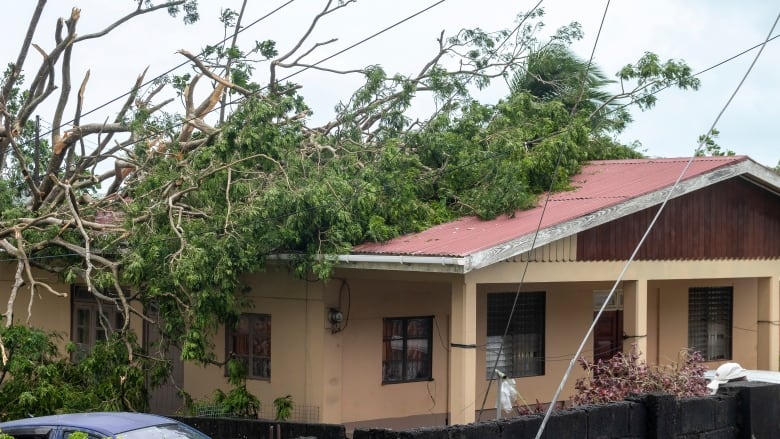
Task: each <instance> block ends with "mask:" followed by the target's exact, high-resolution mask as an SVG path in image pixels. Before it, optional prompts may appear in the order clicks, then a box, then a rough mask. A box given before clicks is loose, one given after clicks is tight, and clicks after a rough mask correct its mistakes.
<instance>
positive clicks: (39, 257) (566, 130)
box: [0, 0, 780, 262]
mask: <svg viewBox="0 0 780 439" xmlns="http://www.w3.org/2000/svg"><path fill="white" fill-rule="evenodd" d="M444 1H446V0H440V1H438V2H436V3H435V4H433V5H431V6H429V7H427V8H425V9H424V10H422V11H420V12H417V13H415V14H414V16H417V15H419V14H420V13H422V12H424V11H427V10H428V9H431V8H432V7H433V6H436V5H438V4H440V3H443V2H444ZM541 3H542V2H541V1H540V2H539V3H537V6H536V7H538V6H539V5H540V4H541ZM408 19H409V18H408V17H407V18H406V19H404V20H402V22H405V21H408ZM398 24H400V22H399V23H396V24H394V25H391V26H389V27H388V28H385V29H383V30H382V31H379V32H377V33H375V34H373V35H372V36H371V37H368V38H365V39H363V40H361V41H360V43H359V44H362V43H365V42H367V41H368V40H370V39H371V38H373V37H376V36H378V35H380V34H382V33H384V32H386V31H387V30H389V29H391V28H393V27H396V26H397V25H398ZM778 37H780V35H777V36H775V37H772V38H771V39H769V40H768V41H772V40H774V39H776V38H778ZM357 45H358V44H357V43H356V44H353V45H351V46H350V48H354V47H356V46H357ZM759 46H762V44H758V45H755V46H753V47H751V48H749V49H746V50H744V51H742V52H740V53H739V54H737V55H734V56H731V57H729V58H727V59H725V60H723V61H721V62H719V63H717V64H715V65H713V66H711V67H709V68H707V69H705V70H702V71H700V72H698V73H696V74H694V76H695V75H699V74H702V73H704V72H706V71H709V70H712V69H713V68H716V67H719V66H721V65H723V64H725V63H727V62H729V61H732V60H734V59H736V58H738V57H740V56H742V55H744V54H746V53H748V52H750V51H751V50H753V49H755V48H757V47H759ZM345 51H346V50H342V51H340V52H338V53H337V54H334V55H331V56H328V57H326V58H324V59H322V60H320V61H318V62H317V63H315V64H313V65H312V66H316V65H319V64H321V63H322V62H324V61H326V60H329V59H332V58H333V57H334V56H336V55H338V54H341V53H344V52H345ZM308 68H310V67H307V68H304V69H302V70H300V71H297V72H295V73H293V74H292V75H289V76H288V77H286V78H285V79H287V78H289V77H292V76H294V75H297V74H299V73H301V72H302V71H305V70H307V69H308ZM666 88H668V86H667V87H664V88H663V89H666ZM663 89H661V90H663ZM661 90H658V91H655V92H654V93H658V92H660V91H661ZM245 99H246V98H245V97H242V98H239V99H237V100H235V101H234V102H232V103H239V102H241V101H243V100H245ZM631 103H633V101H632V102H630V103H628V104H626V105H630V104H631ZM212 111H216V110H212ZM187 122H189V119H187V120H183V121H182V122H180V123H179V124H176V125H174V126H181V125H183V124H185V123H187ZM568 131H569V128H566V129H563V130H559V131H557V132H554V133H551V134H548V135H546V136H543V137H540V138H536V139H534V140H532V141H529V142H527V143H538V142H541V141H544V140H547V139H550V138H553V137H555V136H558V135H560V134H563V133H566V132H568ZM152 137H153V136H151V135H150V136H147V137H144V138H141V139H137V140H136V141H135V142H133V144H134V143H138V142H141V141H144V140H148V139H150V138H152ZM505 154H506V153H503V152H500V153H494V154H490V155H486V156H484V157H482V158H480V159H478V160H474V161H472V162H469V163H465V164H463V165H460V166H458V167H452V168H448V169H447V170H442V171H440V172H437V173H434V174H432V175H429V176H424V177H420V179H419V181H424V180H425V179H429V178H438V177H440V176H442V175H446V174H449V173H451V172H455V171H457V170H460V169H464V168H467V167H469V166H473V165H475V164H478V163H481V162H484V161H489V160H493V159H496V158H499V157H502V156H504V155H505ZM559 156H560V155H559ZM21 186H23V184H22V185H19V186H16V187H17V188H18V187H21ZM363 189H366V190H369V189H370V188H368V187H364V188H363ZM344 201H346V200H343V201H342V203H343V202H344ZM330 204H332V202H328V203H323V204H319V205H316V206H311V207H310V208H307V209H304V210H296V211H294V212H289V213H285V214H280V215H276V216H274V217H267V218H264V219H262V221H274V220H278V219H283V218H288V217H290V216H293V215H298V214H302V213H306V212H310V211H313V210H316V209H321V208H324V207H326V206H327V205H330ZM216 232H218V230H216V229H215V231H214V233H216ZM177 239H178V238H177V237H169V238H163V239H159V240H155V241H150V242H165V241H169V240H170V241H175V240H177ZM67 256H79V254H76V253H72V254H67V253H66V254H60V255H57V256H30V257H29V259H30V260H36V259H40V260H45V259H54V258H61V257H67ZM14 260H15V259H12V258H7V259H0V262H10V261H14Z"/></svg>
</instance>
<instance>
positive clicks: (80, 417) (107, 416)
mask: <svg viewBox="0 0 780 439" xmlns="http://www.w3.org/2000/svg"><path fill="white" fill-rule="evenodd" d="M175 423H176V421H174V420H173V419H170V418H166V417H164V416H158V415H150V414H146V413H128V412H92V413H69V414H63V415H50V416H40V417H37V418H25V419H17V420H15V421H9V422H3V423H0V430H2V429H4V428H11V427H43V426H62V427H74V428H83V429H89V430H93V431H95V432H98V433H100V434H108V435H115V434H117V433H123V432H126V431H131V430H137V429H139V428H144V427H149V426H152V425H160V424H175Z"/></svg>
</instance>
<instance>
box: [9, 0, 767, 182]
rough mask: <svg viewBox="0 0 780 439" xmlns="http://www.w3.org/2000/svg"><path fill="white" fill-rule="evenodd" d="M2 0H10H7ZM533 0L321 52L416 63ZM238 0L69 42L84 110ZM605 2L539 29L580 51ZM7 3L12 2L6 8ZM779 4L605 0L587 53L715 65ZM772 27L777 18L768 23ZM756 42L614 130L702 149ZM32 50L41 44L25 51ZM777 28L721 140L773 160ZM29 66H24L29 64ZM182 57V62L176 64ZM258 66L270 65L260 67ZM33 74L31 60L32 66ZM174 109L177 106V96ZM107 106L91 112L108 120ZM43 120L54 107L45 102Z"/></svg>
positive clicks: (318, 95)
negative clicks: (697, 85) (572, 33)
mask: <svg viewBox="0 0 780 439" xmlns="http://www.w3.org/2000/svg"><path fill="white" fill-rule="evenodd" d="M6 1H8V0H6ZM536 2H537V1H536V0H534V1H528V0H524V1H517V0H515V1H512V0H480V1H475V0H446V1H444V2H443V3H441V4H439V5H438V6H436V7H434V8H433V9H431V10H430V11H428V12H426V13H424V14H422V15H420V16H418V17H416V18H414V19H412V20H410V21H408V22H406V23H404V24H403V25H401V26H399V27H396V28H394V29H393V30H391V31H389V32H388V33H386V34H383V35H382V36H380V37H378V38H375V39H373V40H371V41H370V42H368V43H366V44H364V45H361V46H359V47H357V48H355V49H353V50H350V51H348V52H346V53H344V54H343V55H340V56H339V57H337V58H334V59H332V60H330V61H328V62H327V63H325V64H323V65H324V66H326V67H332V68H358V67H363V66H366V65H369V64H381V65H382V66H383V67H385V69H386V70H387V71H388V72H400V73H405V74H412V73H414V72H417V71H418V70H419V69H420V67H421V66H422V65H423V64H424V63H425V62H426V61H427V60H428V59H429V58H430V57H431V56H432V55H433V54H434V52H435V51H436V49H437V43H436V37H437V36H438V34H439V33H440V32H441V31H442V30H444V31H445V33H446V34H454V33H455V32H457V31H458V30H459V29H461V28H463V27H480V28H482V29H484V30H498V29H503V28H510V27H512V26H513V24H514V20H515V17H516V15H517V13H518V12H520V11H527V10H529V9H531V8H533V6H534V5H535V4H536ZM283 3H285V0H274V1H259V0H252V1H250V5H249V6H248V7H247V11H246V13H245V18H244V24H245V25H249V24H250V23H252V22H254V21H255V20H257V19H258V18H260V17H261V16H263V15H265V14H267V13H268V12H270V11H271V10H273V9H275V8H276V7H278V6H280V5H282V4H283ZM433 3H435V1H434V0H428V1H423V0H359V1H358V2H357V3H356V4H353V5H350V6H349V7H347V8H345V9H343V10H341V11H339V12H337V13H336V14H334V15H333V16H330V17H328V18H327V19H325V20H324V21H323V22H322V23H321V26H320V27H319V28H318V30H317V32H316V33H315V34H314V35H313V36H312V38H311V39H310V43H314V42H318V41H325V40H328V39H331V38H338V39H339V40H338V41H337V42H336V43H333V44H331V45H328V46H325V47H323V48H321V49H320V50H319V51H318V52H315V53H314V54H313V56H312V57H311V61H317V60H319V59H321V58H324V57H326V56H328V55H330V54H332V53H334V52H337V51H338V50H340V49H343V48H344V47H347V46H349V45H351V44H353V43H355V42H357V41H359V40H361V39H363V38H365V37H367V36H369V35H371V34H373V33H374V32H376V31H378V30H380V29H382V28H384V27H386V26H388V25H391V24H393V23H395V22H397V21H399V20H401V19H403V18H405V17H407V16H409V15H412V14H413V13H415V12H417V11H419V10H421V9H423V8H425V7H426V6H428V5H431V4H433ZM34 4H35V2H34V1H32V0H25V1H14V2H13V3H12V5H11V6H7V7H6V8H5V11H6V16H7V18H11V16H12V18H11V19H10V20H6V23H7V25H6V26H5V32H4V38H3V39H2V40H0V53H2V54H3V55H4V58H5V59H6V60H7V62H10V61H12V60H13V59H15V57H16V53H17V52H18V48H19V45H20V44H21V39H22V37H23V35H24V32H25V28H26V24H27V21H28V18H29V16H30V14H31V12H32V10H33V8H34ZM133 4H134V2H133V1H131V0H112V1H110V2H109V1H105V0H57V1H52V2H49V3H48V5H47V10H46V11H47V12H46V14H45V15H44V17H43V19H42V21H41V25H40V26H39V31H38V33H37V34H36V36H35V39H34V41H35V42H36V43H38V44H39V45H41V46H42V47H44V48H51V47H52V45H53V25H54V23H55V21H56V19H57V17H59V16H68V15H69V13H70V8H71V7H72V6H76V7H79V8H81V9H82V13H81V20H80V22H79V33H80V34H85V33H90V32H94V31H96V30H99V29H101V28H103V27H104V26H105V25H106V23H107V22H108V21H109V20H112V19H114V18H116V17H119V16H121V15H122V14H123V13H124V12H127V11H129V10H131V9H132V8H133ZM240 5H241V2H240V1H238V0H222V1H219V2H216V1H213V0H201V1H200V10H201V17H202V18H201V21H200V22H199V23H197V24H195V25H191V26H184V25H183V24H182V23H181V20H179V19H173V18H170V17H168V16H167V15H166V14H165V13H161V14H157V16H156V17H148V18H141V19H140V20H137V21H136V22H134V23H130V24H126V25H124V26H123V27H121V28H119V29H117V30H116V31H114V33H113V34H110V35H109V37H107V38H103V39H100V40H95V41H92V42H87V43H85V44H82V45H80V46H79V47H78V48H77V49H76V50H75V51H74V66H75V68H74V75H73V76H74V83H75V86H74V87H78V83H79V82H80V81H81V78H82V76H83V73H84V71H85V70H86V69H87V68H90V69H91V78H90V81H89V86H88V89H87V93H86V101H85V109H91V108H94V107H96V106H98V105H100V104H102V103H104V102H105V101H108V100H110V99H113V98H115V97H116V96H118V95H119V94H121V92H124V91H126V90H127V89H128V87H129V85H130V84H132V82H133V81H134V78H135V76H136V75H137V74H138V73H139V72H140V71H141V70H143V68H144V67H146V66H147V65H148V66H150V67H149V75H148V77H150V78H151V77H153V76H155V75H157V74H159V73H162V72H165V71H167V70H168V69H170V68H172V67H174V66H176V65H178V64H179V63H181V62H182V61H184V59H183V58H182V57H181V56H179V55H177V54H175V51H176V50H177V49H187V50H189V51H191V52H198V51H199V50H200V49H201V48H202V47H203V46H204V45H206V44H213V43H216V42H218V41H219V40H221V39H222V38H223V34H222V29H221V25H220V24H219V22H218V21H217V19H216V16H217V15H218V13H219V10H220V8H233V9H236V10H237V9H239V8H240ZM323 5H324V1H322V0H295V1H294V2H293V3H292V4H290V5H289V6H287V7H285V8H284V9H282V10H281V11H280V12H278V13H276V14H274V15H272V16H271V17H269V18H267V19H265V20H263V21H261V22H259V23H258V24H256V25H254V26H252V27H251V28H249V29H247V30H246V31H245V32H243V33H242V34H241V35H240V38H239V45H240V46H241V45H242V44H243V45H244V47H248V46H249V45H251V44H252V42H253V41H255V40H266V39H273V40H276V41H277V42H278V48H279V49H280V51H281V52H284V51H285V49H287V48H289V47H290V46H291V45H292V44H294V43H295V42H296V41H297V39H298V38H299V36H300V35H302V33H303V32H304V30H305V28H306V27H307V26H308V24H309V22H310V18H311V17H312V16H313V15H314V14H315V13H316V12H317V11H319V10H320V9H321V8H322V7H323ZM606 5H607V2H606V1H602V0H599V1H596V0H588V1H584V0H557V1H555V0H549V1H544V2H542V7H543V8H544V9H545V11H546V16H545V18H544V19H543V21H544V22H545V23H546V25H547V28H546V29H547V30H546V31H547V32H551V31H552V30H553V29H555V28H557V27H558V26H560V25H563V24H566V23H569V22H571V21H578V22H580V23H581V24H582V25H583V30H584V32H585V38H584V39H583V40H582V41H580V42H578V43H576V44H575V46H574V49H575V51H576V52H577V53H578V54H579V55H580V56H581V57H583V58H586V59H587V58H588V57H589V56H590V52H591V50H592V48H593V44H594V41H595V38H596V34H597V31H598V26H599V23H600V21H601V18H602V15H603V14H604V10H605V7H606ZM9 11H10V12H9ZM779 12H780V5H778V4H777V3H776V2H773V1H765V0H747V1H742V2H734V1H727V0H686V1H679V0H653V1H645V0H631V1H629V0H614V1H612V2H611V4H610V5H609V8H608V10H607V15H606V20H605V24H604V29H603V31H602V33H601V37H600V39H599V42H598V45H597V47H596V53H595V62H596V64H597V65H599V66H600V67H601V68H602V70H603V71H604V72H605V73H607V74H609V75H612V74H614V73H615V72H617V71H618V69H619V68H620V67H622V66H623V65H625V64H627V63H631V62H635V61H636V60H637V59H638V58H639V57H640V56H641V55H642V54H643V53H644V52H645V51H652V52H655V53H657V54H659V55H660V56H661V58H662V59H668V58H675V59H684V60H685V61H687V62H688V64H689V65H690V66H691V67H692V68H693V70H694V71H701V70H704V69H706V68H708V67H711V66H713V65H715V64H717V63H719V62H721V61H723V60H725V59H727V58H729V57H731V56H733V55H736V54H738V53H740V52H742V51H743V50H745V49H748V48H750V47H752V46H754V45H756V44H759V43H761V42H763V40H764V39H765V38H766V35H767V33H768V32H769V29H770V28H771V26H772V23H773V22H774V21H775V18H776V17H777V14H778V13H779ZM778 33H780V28H778V29H776V30H775V34H778ZM756 52H757V51H756V50H754V51H752V52H750V53H748V54H745V55H743V56H742V57H740V58H738V59H736V60H734V61H731V62H729V63H727V64H725V65H723V66H721V67H717V68H715V69H713V70H711V71H709V72H707V73H705V74H703V75H701V76H700V78H701V81H702V88H701V89H700V90H699V91H697V92H691V91H688V92H678V91H676V90H667V91H664V92H662V93H660V94H659V95H658V98H659V102H658V105H657V106H656V107H655V108H654V109H652V110H650V111H648V112H645V113H641V112H639V111H638V110H634V111H632V113H633V114H634V118H635V122H634V123H633V124H632V125H631V126H630V127H629V129H628V130H627V131H626V132H625V133H624V135H623V136H622V137H621V140H623V141H625V142H630V141H634V140H638V141H640V142H641V143H642V145H643V146H642V150H643V151H644V153H645V154H647V155H649V156H662V157H680V156H690V155H692V154H693V152H694V150H695V149H696V146H697V144H696V139H697V137H698V136H699V134H702V133H704V132H706V131H707V129H708V128H709V127H710V125H711V124H712V122H713V121H714V119H715V117H716V116H717V114H718V112H719V111H720V110H721V108H722V107H723V105H724V104H725V103H726V101H727V100H728V98H729V96H730V95H731V93H732V92H733V91H734V89H735V88H736V86H737V84H738V83H739V81H740V80H741V78H742V76H743V75H744V73H745V71H746V70H747V68H748V66H749V64H750V63H751V62H752V59H753V57H754V56H755V54H756ZM30 60H31V61H32V60H35V61H36V64H35V67H36V68H37V61H38V59H37V58H36V53H35V52H31V54H30ZM779 67H780V39H778V40H775V41H773V42H770V43H769V44H768V45H767V47H766V49H765V50H764V52H763V54H762V55H761V58H760V59H759V61H758V63H757V64H756V66H755V68H754V70H753V72H752V73H751V75H750V76H749V77H748V79H747V82H746V83H745V85H744V86H743V87H742V89H741V90H740V92H739V94H738V95H737V96H736V98H735V100H734V101H733V102H732V104H731V106H730V107H729V109H728V110H727V112H726V113H725V115H724V116H723V118H722V119H721V122H720V123H719V125H718V127H717V128H718V129H719V130H720V132H721V135H720V137H719V140H718V142H719V144H720V145H721V146H722V147H723V148H727V149H731V150H733V151H735V152H737V153H738V154H745V155H749V156H751V157H752V158H753V159H754V160H756V161H758V162H759V163H762V164H764V165H767V166H770V167H774V166H776V165H777V164H778V161H780V148H778V141H777V140H776V139H777V137H778V136H777V133H776V130H775V126H776V125H778V123H780V110H778V105H777V101H778V98H780V75H778V73H777V72H778V71H779V70H780V68H779ZM29 69H30V66H29V65H28V70H29ZM186 69H187V67H185V68H182V69H181V70H179V72H181V73H184V72H185V71H186ZM258 69H259V71H260V72H263V70H264V67H263V66H259V67H258ZM30 73H31V72H28V75H29V74H30ZM294 80H295V81H296V82H298V83H301V84H302V85H303V86H304V88H303V90H302V93H303V95H304V96H305V97H306V99H307V102H308V103H309V104H310V105H311V106H312V107H313V108H314V110H315V116H314V118H315V121H317V120H326V119H327V118H328V116H329V115H330V113H331V110H332V108H333V106H334V105H335V104H336V103H337V102H338V101H339V100H346V99H347V98H348V96H349V93H350V91H351V90H353V89H354V88H355V87H356V86H357V85H359V84H360V82H361V81H360V78H358V77H340V78H334V77H333V76H332V75H328V76H325V75H321V74H317V73H312V72H306V73H303V74H301V75H299V76H296V78H295V79H294ZM504 92H505V90H504V89H502V88H500V87H496V88H494V89H492V90H491V91H490V92H489V93H487V94H486V95H484V99H485V100H495V99H498V98H499V97H501V96H502V95H503V93H504ZM172 110H173V108H172ZM106 111H108V112H110V111H111V107H109V108H108V109H106V110H104V111H103V112H97V113H95V114H94V115H93V116H91V118H90V120H92V121H103V120H104V119H105V117H106V115H107V113H106ZM41 117H42V118H44V123H45V122H46V121H45V119H46V118H47V117H50V115H47V114H45V113H42V114H41Z"/></svg>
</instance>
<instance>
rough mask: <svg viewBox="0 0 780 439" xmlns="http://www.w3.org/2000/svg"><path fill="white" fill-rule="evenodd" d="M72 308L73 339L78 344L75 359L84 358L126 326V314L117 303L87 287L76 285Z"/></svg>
mask: <svg viewBox="0 0 780 439" xmlns="http://www.w3.org/2000/svg"><path fill="white" fill-rule="evenodd" d="M72 297H73V306H72V308H71V310H72V315H71V326H72V327H71V341H73V343H74V344H75V345H76V349H75V351H74V353H73V361H79V360H81V359H82V358H84V357H85V356H86V355H87V354H88V353H89V352H90V351H91V350H92V348H93V347H94V346H95V343H97V342H99V341H105V340H108V338H109V337H110V336H111V333H112V332H113V331H115V330H117V329H120V328H122V326H124V316H123V314H122V313H121V312H120V311H119V310H118V309H117V307H116V304H114V303H112V302H110V301H106V300H99V299H98V298H96V297H95V296H94V295H93V294H92V293H90V292H89V291H88V290H87V288H86V287H80V286H79V287H74V289H73V294H72Z"/></svg>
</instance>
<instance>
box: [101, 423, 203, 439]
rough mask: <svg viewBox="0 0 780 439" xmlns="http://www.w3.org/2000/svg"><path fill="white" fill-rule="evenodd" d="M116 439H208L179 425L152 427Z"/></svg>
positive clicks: (123, 434) (127, 433) (133, 431)
mask: <svg viewBox="0 0 780 439" xmlns="http://www.w3.org/2000/svg"><path fill="white" fill-rule="evenodd" d="M116 437H117V438H118V439H146V438H149V439H158V438H165V439H210V438H209V437H208V436H206V435H205V434H203V433H200V432H198V431H195V430H193V429H191V428H188V427H187V426H185V425H181V424H166V425H154V426H152V427H145V428H139V429H138V430H132V431H127V432H124V433H120V434H118V435H117V436H116Z"/></svg>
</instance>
